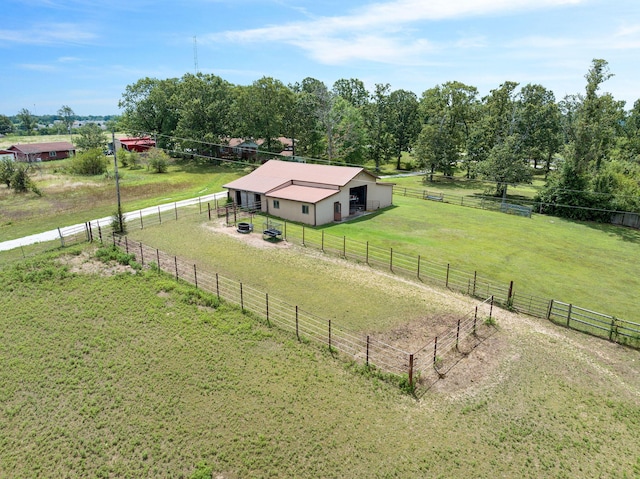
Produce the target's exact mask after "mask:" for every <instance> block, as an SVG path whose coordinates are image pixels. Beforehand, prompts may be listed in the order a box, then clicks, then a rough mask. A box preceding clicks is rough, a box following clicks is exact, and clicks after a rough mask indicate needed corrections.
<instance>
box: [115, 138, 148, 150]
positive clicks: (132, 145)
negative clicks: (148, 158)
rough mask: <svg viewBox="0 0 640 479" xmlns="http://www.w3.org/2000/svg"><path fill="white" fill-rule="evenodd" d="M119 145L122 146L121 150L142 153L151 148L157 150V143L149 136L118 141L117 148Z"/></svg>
mask: <svg viewBox="0 0 640 479" xmlns="http://www.w3.org/2000/svg"><path fill="white" fill-rule="evenodd" d="M117 145H120V146H119V148H122V149H123V150H127V151H137V152H138V153H142V152H143V151H147V150H148V149H149V148H155V146H156V141H155V140H154V139H153V138H150V137H148V136H145V137H140V138H122V139H120V140H118V139H116V147H117Z"/></svg>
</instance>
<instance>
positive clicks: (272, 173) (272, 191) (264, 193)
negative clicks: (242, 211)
mask: <svg viewBox="0 0 640 479" xmlns="http://www.w3.org/2000/svg"><path fill="white" fill-rule="evenodd" d="M377 180H378V177H377V176H375V175H373V174H372V173H369V172H368V171H366V170H365V169H364V168H359V167H348V166H331V165H315V164H308V163H295V162H288V161H280V160H269V161H267V162H266V163H265V164H263V165H262V166H260V167H259V168H257V169H256V170H254V171H253V172H251V173H249V174H248V175H246V176H243V177H242V178H239V179H237V180H235V181H232V182H231V183H227V184H226V185H224V188H227V189H228V190H229V191H228V195H229V198H231V199H232V200H233V201H234V203H236V204H237V205H238V206H241V207H246V208H251V209H258V210H260V211H262V212H264V213H268V214H270V215H274V216H278V217H280V218H283V219H287V220H290V221H297V222H300V223H305V224H309V225H313V226H317V225H322V224H325V223H330V222H332V221H342V220H343V219H345V218H347V217H349V216H351V215H354V214H356V213H358V212H361V211H372V210H376V209H378V208H384V207H387V206H390V205H391V204H392V191H393V185H392V184H391V183H378V181H377Z"/></svg>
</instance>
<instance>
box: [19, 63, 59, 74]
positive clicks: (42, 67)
mask: <svg viewBox="0 0 640 479" xmlns="http://www.w3.org/2000/svg"><path fill="white" fill-rule="evenodd" d="M18 68H20V69H22V70H31V71H38V72H53V71H55V70H56V67H55V66H53V65H49V64H45V63H21V64H20V65H18Z"/></svg>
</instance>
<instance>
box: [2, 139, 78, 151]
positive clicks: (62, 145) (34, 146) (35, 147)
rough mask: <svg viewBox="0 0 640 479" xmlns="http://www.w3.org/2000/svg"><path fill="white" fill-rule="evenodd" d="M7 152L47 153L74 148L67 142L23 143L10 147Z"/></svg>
mask: <svg viewBox="0 0 640 479" xmlns="http://www.w3.org/2000/svg"><path fill="white" fill-rule="evenodd" d="M8 149H9V150H13V151H20V152H22V153H24V154H34V153H48V152H50V151H71V150H75V149H76V147H75V146H73V144H72V143H69V142H68V141H53V142H49V143H23V144H17V145H11V146H10V147H9V148H8Z"/></svg>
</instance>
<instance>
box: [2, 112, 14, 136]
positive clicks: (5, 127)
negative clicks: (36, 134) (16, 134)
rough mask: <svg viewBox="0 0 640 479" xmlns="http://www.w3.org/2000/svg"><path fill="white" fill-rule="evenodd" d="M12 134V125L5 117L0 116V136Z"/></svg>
mask: <svg viewBox="0 0 640 479" xmlns="http://www.w3.org/2000/svg"><path fill="white" fill-rule="evenodd" d="M9 133H13V123H12V122H11V119H10V118H9V117H8V116H6V115H0V135H8V134H9Z"/></svg>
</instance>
